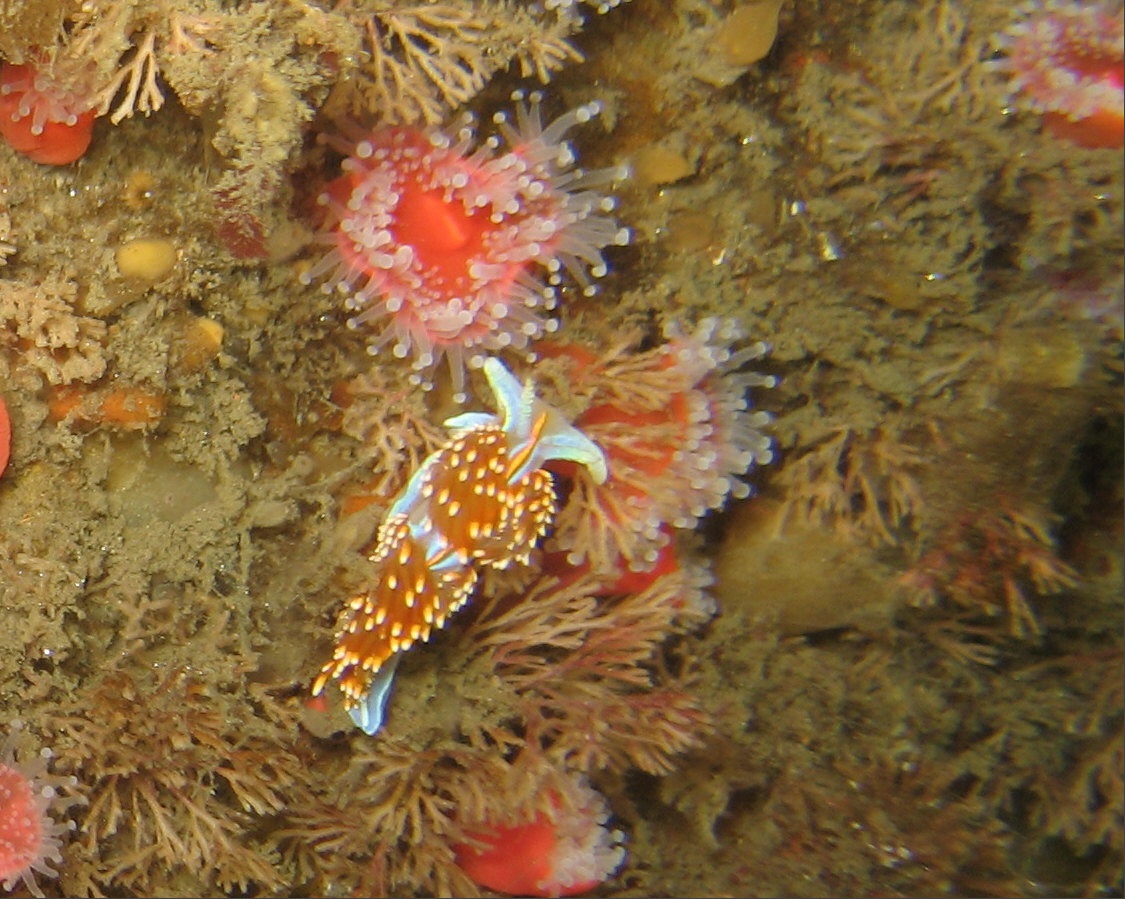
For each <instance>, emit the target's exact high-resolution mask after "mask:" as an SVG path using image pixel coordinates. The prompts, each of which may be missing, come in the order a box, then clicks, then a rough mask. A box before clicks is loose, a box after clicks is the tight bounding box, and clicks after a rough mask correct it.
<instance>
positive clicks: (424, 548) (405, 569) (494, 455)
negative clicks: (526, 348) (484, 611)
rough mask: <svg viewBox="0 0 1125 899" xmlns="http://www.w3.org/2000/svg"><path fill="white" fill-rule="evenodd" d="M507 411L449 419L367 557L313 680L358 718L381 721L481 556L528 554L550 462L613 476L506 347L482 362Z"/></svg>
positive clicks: (548, 511) (467, 590)
mask: <svg viewBox="0 0 1125 899" xmlns="http://www.w3.org/2000/svg"><path fill="white" fill-rule="evenodd" d="M483 368H484V374H485V377H486V378H487V379H488V383H489V386H490V387H491V388H492V391H493V393H494V394H495V397H496V404H497V407H498V412H497V414H495V415H493V414H489V413H484V412H467V413H463V414H461V415H456V416H454V417H453V418H450V419H447V420H446V422H445V426H446V427H447V428H449V429H450V431H451V434H450V437H449V439H448V440H447V441H446V443H445V444H444V445H443V446H441V447H440V448H439V449H437V450H436V451H435V452H433V453H432V454H431V455H430V456H428V457H427V458H426V459H425V461H423V463H422V464H421V465H420V466H419V468H418V470H417V471H415V472H414V474H413V475H412V476H411V478H410V480H409V481H408V482H407V484H406V486H405V487H404V488H403V490H402V492H401V493H400V494H399V495H398V496H397V497H396V498H395V500H394V502H392V503H391V506H390V508H389V509H388V510H387V514H386V517H385V518H384V520H383V523H382V524H381V525H380V527H379V530H378V533H377V534H376V538H375V541H374V544H373V545H374V548H373V550H372V551H371V552H370V554H369V555H368V561H370V562H371V564H372V565H373V566H374V569H375V572H374V577H373V579H372V582H371V584H370V586H369V587H368V588H367V589H365V590H364V591H363V592H361V593H359V594H357V595H355V596H353V597H352V598H351V599H350V600H349V601H348V604H347V606H346V607H345V609H344V611H343V613H342V615H341V620H340V626H339V629H338V632H337V637H336V648H335V650H334V651H333V654H332V659H331V661H329V662H327V663H326V664H325V665H324V666H323V667H322V668H321V671H320V674H319V675H318V677H317V678H316V681H315V682H314V683H313V688H312V692H313V695H314V696H316V695H318V694H319V693H320V692H321V691H322V690H323V689H324V687H325V685H326V684H327V683H328V681H329V680H336V681H338V682H339V686H340V689H341V691H342V692H343V694H344V706H345V708H346V709H347V710H348V713H349V714H350V715H351V717H352V720H353V721H355V723H356V725H357V726H358V727H359V728H361V729H362V730H363V731H365V732H366V733H368V734H373V733H375V732H376V731H377V730H378V729H379V728H380V727H381V726H382V721H383V712H384V708H385V705H386V701H387V695H388V692H389V690H390V685H391V680H392V678H393V677H394V670H395V667H396V665H397V663H398V659H399V657H400V654H401V653H403V652H405V651H406V650H408V649H410V647H411V646H413V645H414V644H415V643H417V642H419V641H426V640H429V638H430V634H431V633H432V632H433V630H434V629H435V628H441V627H443V626H444V625H445V623H446V621H447V619H448V618H449V616H450V615H452V614H453V613H454V612H456V611H457V610H458V609H460V608H461V607H462V606H463V605H465V603H466V602H468V600H469V598H470V597H471V596H472V593H473V589H474V587H475V586H476V582H477V577H478V567H481V566H487V567H491V568H501V569H503V568H507V567H508V566H509V565H511V564H512V563H518V564H527V562H528V559H529V557H530V554H531V550H532V548H533V547H534V546H535V544H536V542H537V541H538V540H539V539H540V538H541V537H542V536H543V535H544V534H545V533H546V531H547V528H548V527H549V526H550V524H551V521H552V520H553V519H554V515H555V511H556V508H557V504H558V499H557V496H556V494H555V488H554V483H553V480H552V478H551V475H550V474H549V473H548V472H547V471H546V470H545V469H544V468H543V466H544V465H545V464H546V463H547V462H550V461H552V460H567V461H571V462H576V463H578V464H580V465H583V466H585V467H586V468H587V469H588V471H589V472H590V476H591V477H592V478H593V480H594V481H596V482H597V483H599V484H600V483H602V482H604V481H605V479H606V474H607V472H606V462H605V456H604V455H603V453H602V451H601V449H599V448H598V446H597V445H596V444H595V443H594V442H593V441H592V440H590V439H589V438H588V437H586V436H585V435H584V434H583V433H582V432H581V431H579V430H578V429H577V428H575V427H574V426H573V425H571V424H570V423H569V422H568V421H567V420H566V419H565V417H564V416H563V415H562V413H560V412H559V411H558V410H557V409H554V408H553V407H551V406H549V405H548V404H546V403H544V402H543V401H542V400H540V399H539V398H538V397H536V396H535V391H534V387H533V385H532V384H531V382H528V383H527V384H521V383H520V382H519V380H518V379H517V378H516V377H515V376H514V375H512V373H511V372H509V371H508V369H507V368H505V367H504V365H503V363H501V362H500V361H499V360H498V359H495V358H492V357H489V358H486V359H485V360H484V363H483Z"/></svg>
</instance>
